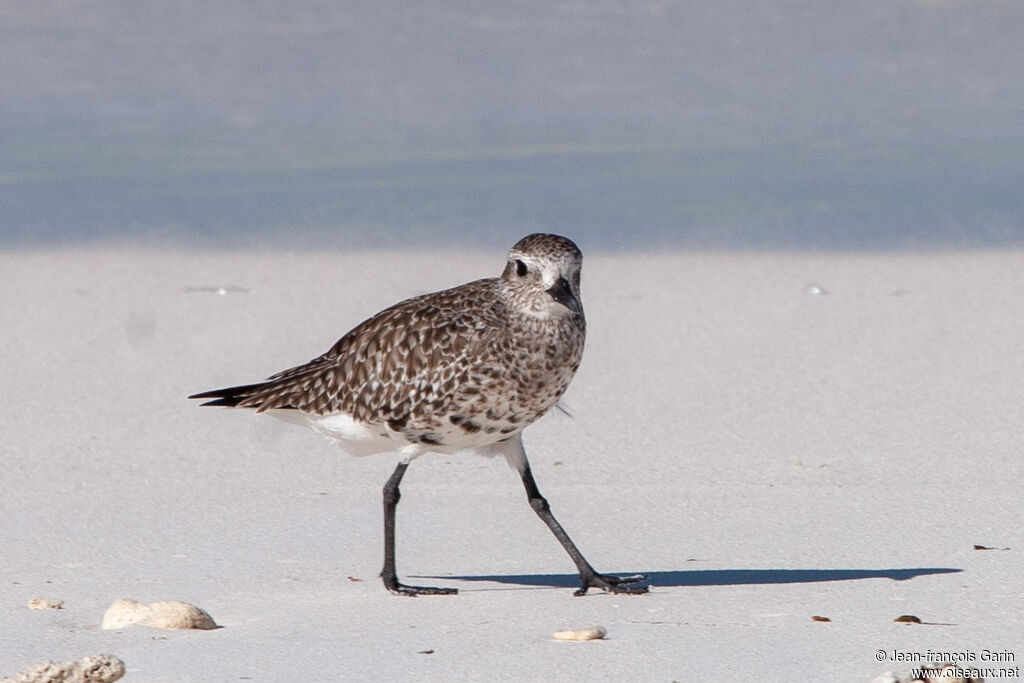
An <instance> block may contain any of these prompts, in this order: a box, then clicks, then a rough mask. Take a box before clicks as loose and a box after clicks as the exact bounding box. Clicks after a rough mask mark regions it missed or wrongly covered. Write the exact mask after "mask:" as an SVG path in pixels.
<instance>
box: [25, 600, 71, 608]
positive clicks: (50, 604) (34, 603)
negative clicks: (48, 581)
mask: <svg viewBox="0 0 1024 683" xmlns="http://www.w3.org/2000/svg"><path fill="white" fill-rule="evenodd" d="M28 608H29V609H64V601H63V600H58V599H57V598H32V599H31V600H29V601H28Z"/></svg>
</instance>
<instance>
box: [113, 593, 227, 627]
mask: <svg viewBox="0 0 1024 683" xmlns="http://www.w3.org/2000/svg"><path fill="white" fill-rule="evenodd" d="M133 625H138V626H152V627H153V628H163V629H201V630H209V629H214V628H217V624H216V623H215V622H214V621H213V618H212V617H211V616H210V615H209V614H207V613H206V611H205V610H202V609H200V608H198V607H196V606H195V605H190V604H188V603H187V602H180V601H178V600H162V601H160V602H154V603H151V604H149V605H145V604H143V603H141V602H135V601H134V600H124V599H122V600H115V601H114V602H113V604H111V605H110V607H108V608H107V611H106V613H105V614H104V615H103V622H102V623H101V624H100V628H103V629H107V630H110V629H118V628H124V627H125V626H133Z"/></svg>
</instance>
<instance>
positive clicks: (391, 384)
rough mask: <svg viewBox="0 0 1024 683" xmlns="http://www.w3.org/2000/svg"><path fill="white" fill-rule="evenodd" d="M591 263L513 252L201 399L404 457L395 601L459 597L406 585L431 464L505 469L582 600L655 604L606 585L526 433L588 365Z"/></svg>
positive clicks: (546, 251)
mask: <svg viewBox="0 0 1024 683" xmlns="http://www.w3.org/2000/svg"><path fill="white" fill-rule="evenodd" d="M582 260H583V256H582V254H581V252H580V250H579V248H578V247H577V246H576V245H575V244H574V243H573V242H572V241H571V240H569V239H567V238H565V237H560V236H558V235H547V234H534V235H529V236H527V237H524V238H523V239H521V240H520V241H519V242H517V243H516V245H515V246H514V247H512V249H511V251H509V254H508V261H507V263H506V265H505V269H504V271H503V272H502V274H501V276H500V277H497V278H488V279H483V280H476V281H473V282H469V283H467V284H464V285H462V286H460V287H455V288H453V289H447V290H443V291H440V292H435V293H433V294H425V295H423V296H417V297H413V298H411V299H406V300H405V301H402V302H400V303H398V304H395V305H394V306H392V307H390V308H387V309H385V310H383V311H381V312H380V313H378V314H377V315H375V316H373V317H372V318H370V319H369V320H366V321H365V322H363V323H361V324H359V325H358V326H356V327H355V329H353V330H352V331H351V332H349V333H348V334H346V335H345V336H343V337H342V338H341V339H340V340H338V342H337V343H335V344H334V346H332V347H331V349H330V350H329V351H327V353H325V354H323V355H322V356H319V357H317V358H314V359H313V360H311V361H310V362H308V363H306V364H305V365H299V366H297V367H294V368H291V369H289V370H285V371H283V372H279V373H277V374H276V375H273V376H272V377H270V378H269V379H267V380H265V381H263V382H257V383H256V384H246V385H243V386H237V387H229V388H226V389H216V390H214V391H206V392H203V393H199V394H195V395H193V396H190V397H189V398H198V399H213V400H210V401H207V402H206V403H203V405H205V406H230V407H238V408H251V409H254V410H255V411H256V412H257V413H269V414H271V415H274V416H277V417H282V418H285V419H288V420H289V421H292V422H298V423H300V424H304V425H306V426H309V427H311V428H313V429H314V430H316V431H317V432H320V433H322V434H325V435H327V436H329V437H332V438H333V439H335V440H336V441H337V442H338V443H339V445H341V446H342V448H344V449H345V450H347V451H349V452H350V453H353V454H355V455H369V454H372V453H381V452H389V451H390V452H395V451H397V452H398V453H399V455H400V457H401V460H400V461H399V463H398V466H397V467H396V468H395V471H394V473H393V474H392V475H391V477H390V478H389V479H388V480H387V483H386V484H385V485H384V569H383V571H382V572H381V578H383V580H384V585H385V587H387V589H388V590H390V591H391V592H392V593H397V594H402V595H420V594H447V593H455V592H457V591H456V589H454V588H432V587H426V586H408V585H405V584H403V583H401V582H399V580H398V576H397V573H396V571H395V509H396V507H397V505H398V500H399V498H400V493H399V488H398V487H399V484H400V482H401V481H402V477H403V476H404V475H405V471H406V468H408V467H409V463H410V462H411V461H412V460H413V459H414V458H417V457H419V456H420V455H422V454H424V453H428V452H434V453H463V452H473V453H478V454H482V455H492V456H493V455H503V456H504V457H505V459H506V460H507V461H508V463H509V465H511V466H512V467H514V468H515V469H516V470H517V471H518V472H519V475H520V477H521V478H522V481H523V485H524V486H525V487H526V495H527V497H528V499H529V501H530V506H531V507H532V508H533V510H534V511H535V512H536V513H537V515H538V516H539V517H540V518H541V519H542V520H543V521H544V523H545V524H547V525H548V528H550V529H551V531H552V533H554V535H555V537H556V538H557V539H558V541H559V542H560V543H561V544H562V547H564V548H565V550H566V552H567V553H568V554H569V557H571V558H572V560H573V562H574V563H575V564H576V568H577V569H578V570H579V574H580V587H579V589H578V590H577V591H576V595H583V594H585V593H586V592H587V589H588V588H591V587H595V588H601V589H604V590H605V591H610V592H614V593H644V592H646V591H647V587H646V586H643V585H635V584H637V583H638V582H640V581H642V580H643V579H644V577H643V576H642V575H633V576H625V577H619V576H611V575H606V574H599V573H597V572H596V571H595V570H594V568H593V567H592V566H591V565H590V563H589V562H587V560H586V559H585V558H584V557H583V555H582V553H580V551H579V549H577V547H576V544H574V543H573V542H572V540H571V539H570V538H569V535H568V534H567V533H566V532H565V530H564V529H563V528H562V526H561V525H560V524H559V523H558V521H557V520H556V519H555V517H554V516H553V515H552V514H551V509H550V507H549V506H548V502H547V500H545V498H544V497H543V496H542V495H541V493H540V491H539V490H538V489H537V483H536V482H535V481H534V478H533V473H532V472H531V470H530V464H529V462H528V461H527V459H526V451H525V449H524V448H523V441H522V432H523V430H524V429H525V428H526V427H528V426H529V425H530V424H531V423H533V422H534V421H535V420H537V419H538V418H540V417H541V416H542V415H544V414H545V413H546V412H547V411H548V410H550V409H551V408H552V407H553V406H554V405H555V404H556V403H557V402H558V400H559V398H561V396H562V394H563V393H564V392H565V390H566V388H567V387H568V386H569V382H570V381H571V380H572V378H573V375H574V374H575V373H576V370H577V368H578V367H579V365H580V359H581V358H582V357H583V342H584V338H585V336H586V320H585V318H584V316H583V306H582V304H581V302H580V267H581V265H582Z"/></svg>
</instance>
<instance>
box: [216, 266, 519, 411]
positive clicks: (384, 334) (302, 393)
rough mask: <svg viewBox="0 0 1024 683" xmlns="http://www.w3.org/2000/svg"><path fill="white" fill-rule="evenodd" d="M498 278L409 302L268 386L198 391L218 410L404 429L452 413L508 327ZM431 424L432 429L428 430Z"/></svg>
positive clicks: (377, 317)
mask: <svg viewBox="0 0 1024 683" xmlns="http://www.w3.org/2000/svg"><path fill="white" fill-rule="evenodd" d="M496 288H497V280H495V279H486V280H477V281H475V282H470V283H468V284H465V285H462V286H460V287H456V288H454V289H448V290H444V291H441V292H435V293H433V294H426V295H423V296H419V297H414V298H412V299H407V300H405V301H402V302H400V303H398V304H395V305H394V306H392V307H390V308H387V309H385V310H383V311H381V312H380V313H378V314H377V315H375V316H373V317H372V318H370V319H369V320H366V321H364V322H363V323H361V324H359V325H358V326H356V327H355V328H354V329H352V330H351V331H350V332H349V333H348V334H346V335H345V336H344V337H342V338H341V339H340V340H338V341H337V343H335V344H334V346H332V347H331V349H330V350H329V351H327V353H325V354H323V355H322V356H319V357H317V358H314V359H313V360H311V361H310V362H308V363H306V364H304V365H300V366H297V367H294V368H290V369H288V370H285V371H283V372H280V373H277V374H276V375H274V376H272V377H270V378H268V379H267V380H266V381H264V382H260V383H257V384H251V385H246V386H240V387H231V388H228V389H219V390H216V391H211V392H206V393H204V394H197V395H196V398H216V399H218V400H215V401H210V402H209V404H210V405H230V406H237V407H240V408H254V409H255V410H256V411H257V412H264V411H267V410H275V409H296V410H300V411H303V412H306V413H312V414H315V415H327V414H331V413H338V412H341V413H345V414H347V415H349V416H351V417H352V418H353V419H355V420H357V421H360V422H365V423H368V424H388V425H389V426H390V427H391V428H392V429H396V430H401V429H403V428H405V426H406V425H407V423H409V422H410V421H412V422H422V421H424V420H428V421H433V420H434V419H436V418H438V417H440V416H444V415H446V414H447V413H448V412H449V407H450V405H451V402H452V398H453V396H454V394H455V392H456V390H457V389H458V388H459V387H460V386H461V385H463V384H465V383H466V380H467V378H468V377H469V376H470V375H472V374H475V371H476V368H475V366H478V365H479V364H480V363H483V364H485V365H487V364H489V363H488V361H487V360H486V358H487V357H488V356H489V355H490V351H491V350H493V348H494V346H495V340H496V338H497V336H498V335H499V334H500V332H501V330H502V324H501V322H500V321H501V319H502V315H501V312H500V310H499V308H500V306H501V305H502V304H501V303H500V301H499V299H498V296H497V293H496ZM421 426H426V425H421Z"/></svg>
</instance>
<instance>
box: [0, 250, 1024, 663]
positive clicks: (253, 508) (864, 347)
mask: <svg viewBox="0 0 1024 683" xmlns="http://www.w3.org/2000/svg"><path fill="white" fill-rule="evenodd" d="M514 237H518V236H514ZM510 244H511V241H510ZM582 246H583V248H584V252H585V254H586V257H585V263H584V281H583V297H584V306H585V308H586V311H587V316H588V322H589V333H588V342H587V343H588V347H587V351H586V354H585V356H584V361H583V366H582V368H581V370H580V372H579V374H578V376H577V378H576V380H575V382H574V384H573V385H572V387H571V388H570V390H569V393H568V394H567V396H566V404H567V406H568V408H569V410H570V412H571V413H572V417H571V418H570V417H566V416H564V415H560V414H553V415H549V416H548V417H546V418H545V419H543V420H542V421H541V422H539V423H538V424H537V425H535V426H533V427H532V428H530V429H529V430H527V432H526V434H525V441H526V445H527V449H528V452H529V454H530V457H531V462H532V463H533V467H534V471H535V474H536V477H537V481H538V484H539V485H540V488H541V490H542V491H543V492H544V493H545V495H546V496H547V497H548V499H549V500H550V501H551V504H552V508H553V510H554V511H555V513H556V514H557V515H558V517H559V519H560V520H561V521H562V523H563V524H564V525H565V527H566V528H567V530H568V531H569V533H570V534H572V536H573V538H574V539H575V540H576V541H577V543H578V544H579V545H580V547H581V549H582V550H583V552H584V553H585V554H586V555H587V556H588V558H589V559H590V560H591V561H592V562H593V563H594V564H595V566H596V567H597V568H598V569H599V570H601V571H604V572H628V573H634V572H642V573H646V574H648V575H649V580H650V585H651V592H650V594H649V595H645V596H638V597H633V596H612V595H605V594H593V595H588V596H586V597H583V598H576V597H573V595H572V589H573V587H574V585H575V580H576V576H575V572H574V571H573V567H572V565H571V563H570V562H569V560H568V558H566V557H565V555H564V553H563V551H562V549H561V548H560V547H559V546H558V544H557V542H556V541H555V540H554V539H553V538H552V537H551V536H550V534H549V533H548V531H547V530H546V529H545V528H544V527H543V525H542V524H541V523H540V522H539V521H538V520H537V519H536V517H535V516H534V514H533V512H532V511H531V509H530V508H529V506H528V505H527V503H526V500H525V497H524V495H523V492H522V488H521V485H520V483H519V481H518V477H517V476H516V474H515V472H513V471H512V470H510V469H509V468H508V467H507V466H506V465H505V463H504V462H500V461H490V460H486V459H482V458H465V457H461V458H460V457H456V456H427V457H424V458H422V459H420V460H418V461H416V462H415V463H414V464H413V466H412V467H411V469H410V471H409V474H408V475H407V477H406V479H405V481H404V483H403V494H404V495H403V500H402V505H401V506H400V508H399V518H398V525H399V535H398V538H399V548H398V568H399V571H400V573H402V574H403V575H404V576H406V577H410V578H414V577H430V581H431V582H433V583H434V584H436V585H445V586H455V587H457V588H459V590H460V594H459V595H457V596H453V597H420V598H415V599H409V598H401V597H396V596H392V595H390V594H388V593H387V592H386V591H385V590H384V589H383V587H382V586H381V584H380V581H379V579H378V578H377V573H378V572H379V569H380V563H381V543H382V542H381V501H380V489H381V486H382V485H383V483H384V481H385V479H386V478H387V476H388V474H389V473H390V471H391V469H392V468H393V465H394V460H395V459H394V457H392V456H376V457H370V458H362V459H355V458H351V457H348V456H345V455H344V454H343V453H341V452H340V451H339V450H338V449H337V448H335V447H333V446H332V445H331V444H330V443H328V442H327V441H326V440H324V439H322V438H320V437H318V436H317V435H315V434H313V433H311V432H308V431H305V430H301V429H297V428H295V427H293V426H290V425H287V424H283V423H279V422H277V421H274V420H271V419H266V418H261V417H257V416H254V415H251V414H249V413H247V412H243V411H230V410H220V409H208V408H205V409H199V408H198V407H197V406H196V405H195V404H194V403H190V402H189V401H188V400H186V398H185V397H186V396H187V395H188V394H190V393H193V392H196V391H199V390H203V389H209V388H213V387H219V386H225V385H228V384H232V383H240V382H246V381H254V380H258V379H260V378H262V377H265V376H267V375H269V374H271V373H273V372H275V371H277V370H280V369H283V368H285V367H289V366H291V365H295V364H298V363H301V362H304V361H306V360H308V359H309V358H312V357H313V356H315V355H318V354H319V353H321V352H323V351H324V350H326V349H327V348H328V347H329V346H330V345H331V344H332V343H333V342H334V341H335V340H336V339H337V338H338V337H339V336H341V334H342V333H344V332H345V331H347V330H348V329H349V328H351V327H352V326H353V325H355V324H356V323H358V322H360V321H361V320H363V319H364V318H366V317H368V316H369V315H371V314H373V313H374V312H376V311H377V310H379V309H381V308H383V307H384V306H387V305H389V304H391V303H393V302H395V301H398V300H399V299H402V298H405V297H408V296H411V295H415V294H419V293H423V292H427V291H432V290H436V289H440V288H444V287H448V286H452V285H455V284H458V283H461V282H464V281H468V280H470V279H474V278H477V277H486V276H491V275H496V274H497V273H498V272H499V270H500V268H501V266H502V263H503V257H504V254H503V251H502V250H503V249H504V248H506V247H505V246H502V247H500V248H498V249H496V250H495V251H493V252H491V251H488V252H457V251H451V250H448V251H433V252H427V253H414V252H412V251H407V252H403V251H386V250H380V251H364V252H358V253H353V252H342V251H327V252H322V253H302V252H291V253H273V252H270V251H248V252H240V251H239V252H236V251H205V252H189V251H174V250H156V249H122V248H116V247H111V248H82V249H72V248H69V249H64V250H58V249H53V250H38V251H8V252H6V253H3V254H0V283H2V286H3V290H4V292H5V294H6V296H5V297H4V303H3V304H2V308H0V310H2V311H3V314H4V315H3V317H4V321H5V329H6V330H7V334H6V335H5V350H4V353H3V354H2V355H0V378H2V386H3V387H4V390H5V395H6V397H7V404H6V410H5V411H4V418H3V427H4V429H3V432H4V434H5V437H6V438H5V445H4V447H3V450H2V458H3V464H4V468H3V469H4V475H3V491H4V492H3V496H2V497H0V514H2V519H3V520H4V521H3V524H2V525H0V547H2V548H3V549H4V551H3V562H2V569H0V610H2V614H0V675H7V674H12V673H14V672H16V671H19V670H22V669H24V668H26V667H28V666H30V665H32V664H35V663H38V662H40V661H43V660H48V659H49V660H57V661H63V660H71V659H76V658H78V657H81V656H84V655H88V654H96V653H99V652H109V653H111V654H114V655H117V656H118V657H120V658H122V659H123V660H124V662H125V664H126V666H127V669H128V674H127V676H126V678H125V680H129V681H133V682H135V681H138V682H147V683H149V682H157V681H166V682H172V681H200V680H202V681H237V680H256V681H283V680H308V681H333V680H424V681H442V680H484V679H487V680H538V681H539V680H554V681H593V680H644V681H666V682H668V681H673V680H675V681H704V680H706V681H719V680H748V679H754V680H770V681H784V680H785V681H793V680H826V679H825V678H821V676H822V674H824V673H826V672H828V673H829V676H828V678H827V680H849V681H870V680H872V679H873V678H874V677H876V676H878V675H879V674H881V673H883V672H884V671H887V670H905V669H907V668H908V667H909V666H910V665H908V664H904V663H902V662H899V661H893V660H894V659H899V658H900V657H901V656H902V655H903V654H906V653H911V654H913V653H920V654H922V655H924V654H925V653H927V652H942V651H945V652H952V653H963V652H967V653H972V654H973V655H974V656H975V657H976V660H975V661H974V662H973V663H974V664H976V665H979V666H980V665H983V664H985V662H982V661H977V658H981V657H984V656H985V655H983V652H989V653H1001V652H1009V653H1012V654H1014V656H1015V657H1017V658H1020V657H1024V651H1021V650H1020V643H1021V642H1022V641H1024V638H1022V636H1024V627H1022V626H1021V621H1020V612H1021V607H1022V602H1021V601H1022V596H1024V575H1022V574H1021V572H1020V566H1021V561H1020V549H1021V547H1022V546H1024V539H1022V538H1021V531H1020V529H1021V522H1022V517H1024V502H1022V497H1021V495H1020V482H1021V481H1022V476H1021V475H1022V468H1024V465H1022V464H1021V459H1020V453H1021V451H1022V446H1024V440H1022V436H1021V433H1020V418H1019V414H1020V406H1021V405H1022V401H1024V384H1022V383H1021V381H1020V378H1021V377H1022V371H1024V356H1022V354H1021V349H1022V348H1024V327H1022V325H1021V322H1020V321H1021V310H1020V302H1021V301H1022V300H1024V296H1022V295H1024V281H1022V280H1021V278H1020V273H1021V272H1022V268H1024V253H1021V252H1019V251H998V252H997V251H983V250H982V251H961V252H933V253H928V252H924V253H906V254H815V253H761V254H754V253H750V254H746V253H742V252H737V253H694V252H681V251H678V252H673V251H664V252H659V253H629V252H627V253H610V252H600V251H593V250H588V249H587V246H586V244H585V243H583V244H582ZM976 546H982V547H984V548H987V549H976ZM36 597H49V598H54V599H60V600H63V601H64V608H63V609H60V610H42V611H39V610H30V609H29V608H28V603H29V601H30V600H31V599H32V598H36ZM119 598H130V599H134V600H140V601H144V602H151V601H156V600H167V599H170V600H183V601H187V602H190V603H193V604H195V605H198V606H200V607H202V608H203V609H205V610H207V611H208V612H209V613H210V615H211V616H212V617H213V618H214V619H215V620H216V622H217V623H218V624H219V625H220V626H221V628H219V629H217V630H212V631H164V630H157V629H151V628H145V627H126V628H124V629H121V630H101V629H100V627H99V624H100V620H101V618H102V616H103V613H104V610H105V609H106V608H107V606H108V605H110V603H112V602H113V601H114V600H116V599H119ZM900 615H915V616H916V617H918V618H919V619H920V620H921V622H923V623H921V624H904V623H896V622H894V619H895V618H897V617H899V616H900ZM812 617H825V618H827V619H829V621H821V620H815V619H813V618H812ZM595 625H600V626H604V627H605V628H606V629H607V634H608V635H607V637H606V639H604V640H599V641H593V642H569V643H566V642H556V641H554V640H553V639H552V637H551V634H552V632H554V631H556V630H559V629H571V628H585V627H589V626H595ZM1018 662H1019V659H1018ZM1018 662H1009V663H1001V664H992V665H993V666H1016V665H1017V663H1018Z"/></svg>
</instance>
